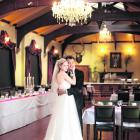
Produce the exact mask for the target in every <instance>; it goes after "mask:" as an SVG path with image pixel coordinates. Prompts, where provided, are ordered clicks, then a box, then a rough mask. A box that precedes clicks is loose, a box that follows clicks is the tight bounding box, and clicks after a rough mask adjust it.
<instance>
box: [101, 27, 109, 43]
mask: <svg viewBox="0 0 140 140" xmlns="http://www.w3.org/2000/svg"><path fill="white" fill-rule="evenodd" d="M99 41H102V42H106V41H111V32H110V31H109V30H108V28H107V27H106V24H104V25H103V28H102V29H101V30H100V32H99Z"/></svg>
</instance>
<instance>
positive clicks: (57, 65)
mask: <svg viewBox="0 0 140 140" xmlns="http://www.w3.org/2000/svg"><path fill="white" fill-rule="evenodd" d="M66 61H67V60H66V59H64V58H60V59H59V60H57V61H56V63H55V66H54V71H53V76H52V82H51V91H52V92H54V93H57V88H58V85H57V82H56V77H57V74H58V72H59V71H60V66H61V65H62V64H63V63H64V62H66Z"/></svg>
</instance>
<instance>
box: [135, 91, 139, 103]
mask: <svg viewBox="0 0 140 140" xmlns="http://www.w3.org/2000/svg"><path fill="white" fill-rule="evenodd" d="M134 101H140V93H138V92H136V93H134Z"/></svg>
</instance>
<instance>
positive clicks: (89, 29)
mask: <svg viewBox="0 0 140 140" xmlns="http://www.w3.org/2000/svg"><path fill="white" fill-rule="evenodd" d="M107 28H108V29H109V30H110V31H111V32H122V33H123V32H124V33H132V34H139V33H140V25H108V26H107ZM97 32H99V28H98V25H89V26H86V25H84V26H75V27H73V28H71V27H69V26H66V27H63V28H61V29H58V30H55V31H54V32H52V33H50V34H47V35H46V38H47V40H46V42H45V48H44V49H45V50H46V47H47V46H48V44H49V43H50V41H51V40H54V39H55V38H56V37H58V36H62V35H66V34H80V33H83V34H84V33H85V34H86V33H88V34H91V33H97Z"/></svg>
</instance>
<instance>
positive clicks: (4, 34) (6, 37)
mask: <svg viewBox="0 0 140 140" xmlns="http://www.w3.org/2000/svg"><path fill="white" fill-rule="evenodd" d="M1 39H2V40H3V42H4V43H5V44H8V43H9V42H10V38H9V35H8V33H7V32H6V31H4V30H2V31H1Z"/></svg>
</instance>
